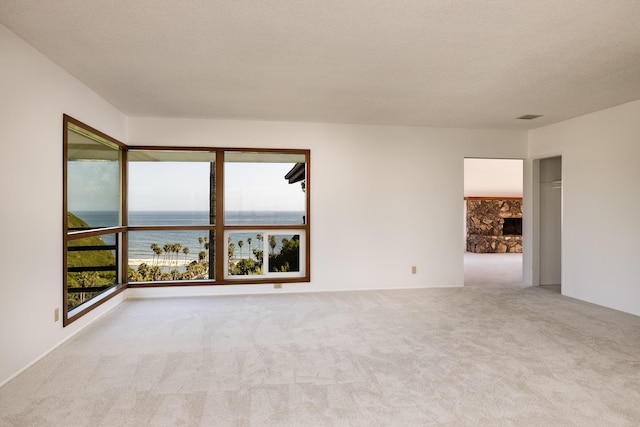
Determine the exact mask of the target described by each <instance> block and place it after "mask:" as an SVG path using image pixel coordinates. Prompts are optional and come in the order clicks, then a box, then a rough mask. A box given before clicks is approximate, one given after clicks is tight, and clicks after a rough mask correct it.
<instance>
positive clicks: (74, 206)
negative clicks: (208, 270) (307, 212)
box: [68, 161, 305, 211]
mask: <svg viewBox="0 0 640 427" xmlns="http://www.w3.org/2000/svg"><path fill="white" fill-rule="evenodd" d="M292 167H293V164H290V163H287V164H285V163H227V164H226V165H225V195H226V199H225V208H226V210H229V211H235V210H251V211H264V210H267V211H304V208H305V193H303V192H302V189H301V186H300V183H295V184H289V183H288V182H287V180H285V179H284V176H285V174H286V173H287V172H289V170H291V168H292ZM68 171H69V172H68V173H69V184H68V200H69V208H68V209H69V210H70V211H87V210H117V206H118V198H117V178H116V177H117V162H106V161H94V162H80V161H78V162H69V170H68ZM128 204H129V210H131V211H159V210H173V211H206V210H208V206H209V163H206V162H202V163H200V162H130V163H129V197H128Z"/></svg>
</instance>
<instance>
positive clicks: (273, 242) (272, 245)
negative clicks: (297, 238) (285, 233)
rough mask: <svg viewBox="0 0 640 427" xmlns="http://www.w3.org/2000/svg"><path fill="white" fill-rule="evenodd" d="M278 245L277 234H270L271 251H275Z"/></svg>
mask: <svg viewBox="0 0 640 427" xmlns="http://www.w3.org/2000/svg"><path fill="white" fill-rule="evenodd" d="M277 245H278V242H276V236H274V235H270V236H269V246H271V253H274V252H275V250H276V246H277Z"/></svg>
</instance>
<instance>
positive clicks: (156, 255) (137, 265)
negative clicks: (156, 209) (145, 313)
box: [128, 230, 214, 282]
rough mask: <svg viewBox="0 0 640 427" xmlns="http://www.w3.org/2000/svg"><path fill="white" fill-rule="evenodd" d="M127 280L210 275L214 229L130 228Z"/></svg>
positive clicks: (204, 277) (183, 278)
mask: <svg viewBox="0 0 640 427" xmlns="http://www.w3.org/2000/svg"><path fill="white" fill-rule="evenodd" d="M128 242H129V270H128V277H129V281H130V282H147V281H152V280H203V279H209V278H210V277H209V265H210V263H212V262H213V259H211V258H210V257H211V256H212V254H213V245H214V237H213V231H209V230H189V231H185V230H163V231H130V232H129V235H128Z"/></svg>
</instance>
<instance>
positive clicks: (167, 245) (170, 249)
mask: <svg viewBox="0 0 640 427" xmlns="http://www.w3.org/2000/svg"><path fill="white" fill-rule="evenodd" d="M162 249H163V250H164V253H165V257H164V260H165V264H167V265H169V264H170V260H171V252H173V247H172V246H171V243H165V244H164V246H163V247H162Z"/></svg>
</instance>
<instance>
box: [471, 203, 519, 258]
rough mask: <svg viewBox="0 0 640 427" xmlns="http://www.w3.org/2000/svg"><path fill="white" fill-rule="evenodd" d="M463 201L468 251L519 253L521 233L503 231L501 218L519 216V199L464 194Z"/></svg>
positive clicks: (502, 219)
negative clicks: (465, 195)
mask: <svg viewBox="0 0 640 427" xmlns="http://www.w3.org/2000/svg"><path fill="white" fill-rule="evenodd" d="M465 201H466V204H467V251H468V252H474V253H521V252H522V234H520V235H516V234H509V235H505V234H503V226H504V219H505V218H519V219H521V218H522V199H521V198H495V197H486V198H485V197H465ZM520 229H522V227H520Z"/></svg>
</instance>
